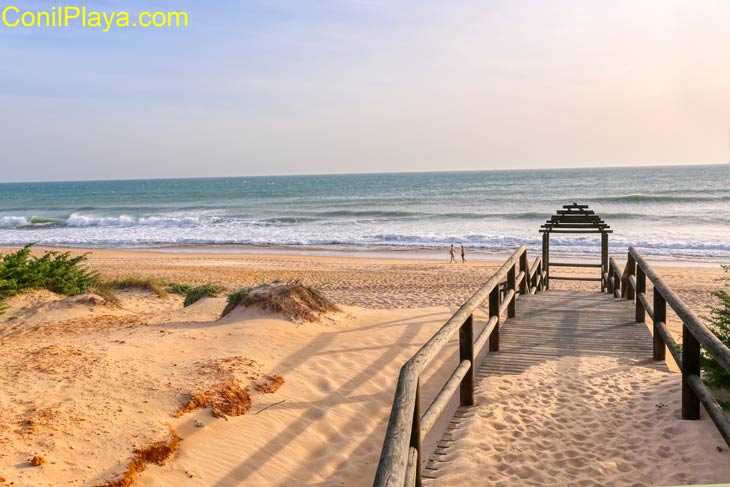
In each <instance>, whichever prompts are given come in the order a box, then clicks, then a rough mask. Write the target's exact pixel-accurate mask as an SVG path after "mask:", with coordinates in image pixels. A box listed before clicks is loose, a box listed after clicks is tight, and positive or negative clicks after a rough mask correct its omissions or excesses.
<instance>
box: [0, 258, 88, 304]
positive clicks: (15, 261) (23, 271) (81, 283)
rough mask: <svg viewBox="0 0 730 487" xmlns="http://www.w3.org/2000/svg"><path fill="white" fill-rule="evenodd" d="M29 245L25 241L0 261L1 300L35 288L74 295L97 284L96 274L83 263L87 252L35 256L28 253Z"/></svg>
mask: <svg viewBox="0 0 730 487" xmlns="http://www.w3.org/2000/svg"><path fill="white" fill-rule="evenodd" d="M32 247H33V244H28V245H26V246H25V247H23V248H22V249H20V250H18V251H16V252H13V253H10V254H7V255H5V256H3V257H2V260H0V300H2V299H5V298H8V297H10V296H15V295H17V294H20V293H22V292H24V291H30V290H34V289H47V290H49V291H53V292H55V293H58V294H64V295H66V296H73V295H75V294H81V293H84V292H86V291H88V290H89V289H91V288H93V287H94V286H95V285H97V284H98V283H99V275H98V274H97V273H96V272H91V271H89V270H88V269H87V268H85V267H83V265H82V264H83V263H84V262H85V261H86V255H79V256H77V257H71V254H70V252H46V253H45V254H43V255H42V256H41V257H35V256H33V255H31V249H32Z"/></svg>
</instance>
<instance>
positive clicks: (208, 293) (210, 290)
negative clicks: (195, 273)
mask: <svg viewBox="0 0 730 487" xmlns="http://www.w3.org/2000/svg"><path fill="white" fill-rule="evenodd" d="M223 289H225V288H224V287H223V286H219V285H217V284H204V285H202V286H197V287H189V288H188V290H187V291H186V292H185V302H184V303H183V306H184V307H187V306H190V305H191V304H193V303H196V302H197V301H199V300H200V299H202V298H205V297H215V296H218V295H219V294H220V293H221V292H222V291H223Z"/></svg>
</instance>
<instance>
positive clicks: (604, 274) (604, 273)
mask: <svg viewBox="0 0 730 487" xmlns="http://www.w3.org/2000/svg"><path fill="white" fill-rule="evenodd" d="M601 278H602V279H604V280H605V283H606V291H607V292H609V293H611V294H613V281H614V276H613V275H612V273H611V266H610V265H609V266H608V269H604V268H603V266H601Z"/></svg>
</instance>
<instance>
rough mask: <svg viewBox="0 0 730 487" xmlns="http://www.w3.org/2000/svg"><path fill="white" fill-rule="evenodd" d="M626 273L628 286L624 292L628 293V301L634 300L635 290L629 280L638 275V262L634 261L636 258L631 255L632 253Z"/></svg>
mask: <svg viewBox="0 0 730 487" xmlns="http://www.w3.org/2000/svg"><path fill="white" fill-rule="evenodd" d="M626 271H627V272H626V284H625V287H624V290H625V291H626V299H629V300H632V299H634V288H633V287H632V286H631V284H630V283H629V278H630V277H631V276H633V275H634V274H636V262H635V261H634V257H633V256H632V255H631V253H630V252H629V259H628V261H627V262H626ZM622 280H623V279H622Z"/></svg>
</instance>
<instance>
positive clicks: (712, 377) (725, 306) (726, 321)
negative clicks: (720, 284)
mask: <svg viewBox="0 0 730 487" xmlns="http://www.w3.org/2000/svg"><path fill="white" fill-rule="evenodd" d="M723 269H724V270H725V272H728V273H730V266H723ZM722 280H723V281H730V277H724V278H723V279H722ZM712 295H713V296H714V297H716V298H717V299H719V300H720V303H719V306H713V307H712V308H711V310H710V316H709V318H708V328H709V329H710V330H711V331H712V332H713V333H714V334H715V335H717V338H719V339H720V341H721V342H722V343H724V344H725V345H727V346H729V347H730V294H729V293H728V292H727V291H725V290H720V291H716V292H714V293H712ZM702 370H703V372H704V376H703V378H704V380H705V383H707V385H710V386H714V387H725V388H728V387H730V372H728V371H726V370H725V368H724V367H722V366H721V365H720V364H719V363H717V361H716V360H715V359H713V358H712V357H710V356H709V355H708V354H707V353H704V352H703V354H702Z"/></svg>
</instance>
